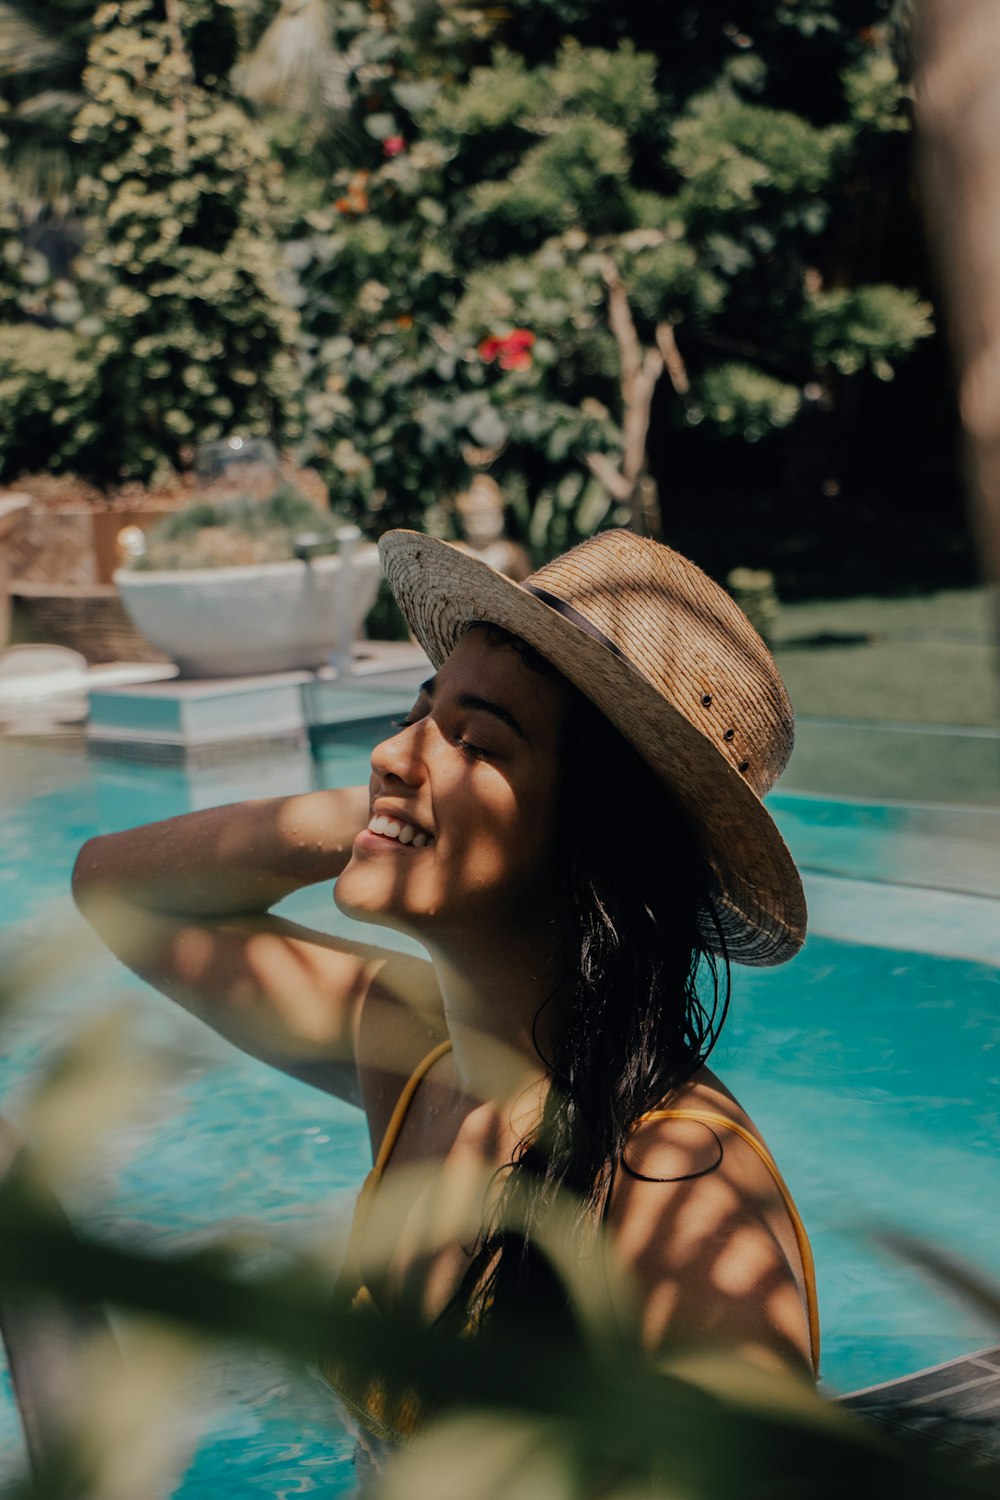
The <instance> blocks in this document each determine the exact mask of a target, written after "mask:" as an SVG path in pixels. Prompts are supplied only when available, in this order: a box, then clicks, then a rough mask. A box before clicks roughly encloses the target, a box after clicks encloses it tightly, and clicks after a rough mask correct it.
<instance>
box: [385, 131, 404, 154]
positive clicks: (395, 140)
mask: <svg viewBox="0 0 1000 1500" xmlns="http://www.w3.org/2000/svg"><path fill="white" fill-rule="evenodd" d="M405 150H406V141H405V140H404V139H403V137H402V136H401V135H387V136H386V138H385V140H384V141H383V142H382V154H383V156H400V155H401V154H402V153H403V152H404V151H405Z"/></svg>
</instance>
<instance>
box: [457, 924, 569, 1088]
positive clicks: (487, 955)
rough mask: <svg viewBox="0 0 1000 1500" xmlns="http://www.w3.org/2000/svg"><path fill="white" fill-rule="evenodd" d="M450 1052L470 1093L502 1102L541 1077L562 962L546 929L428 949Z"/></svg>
mask: <svg viewBox="0 0 1000 1500" xmlns="http://www.w3.org/2000/svg"><path fill="white" fill-rule="evenodd" d="M432 957H433V959H434V967H435V970H436V973H437V977H438V983H439V985H440V989H441V997H442V1000H443V1002H444V1011H445V1017H446V1020H447V1025H448V1034H449V1036H450V1037H451V1041H452V1047H453V1050H454V1057H455V1069H456V1087H457V1088H459V1089H460V1090H461V1091H462V1093H464V1094H466V1095H467V1096H468V1097H469V1098H470V1099H473V1100H475V1101H477V1102H481V1103H485V1102H488V1101H492V1102H494V1103H503V1102H509V1101H512V1100H514V1099H516V1098H518V1097H519V1096H520V1095H521V1094H523V1093H525V1092H526V1091H529V1092H533V1091H534V1088H535V1086H537V1085H540V1084H541V1083H542V1082H543V1081H545V1080H547V1079H548V1076H549V1068H548V1066H547V1060H548V1059H550V1058H551V1057H552V1053H553V1049H554V1046H555V1042H556V1039H557V1037H558V1033H559V1027H560V1024H561V1021H562V1015H563V1009H564V992H565V987H566V965H565V960H564V958H563V956H562V952H561V944H558V943H557V942H555V941H553V936H552V930H551V929H548V930H546V931H544V932H542V933H538V932H537V931H536V932H535V933H534V934H532V933H528V932H520V933H516V934H511V933H506V934H504V935H503V937H502V938H499V937H497V936H496V935H492V934H491V938H490V939H487V940H485V941H480V942H476V943H471V942H465V943H463V944H462V946H461V948H460V949H457V948H453V947H451V946H450V945H447V946H444V945H443V946H442V948H439V949H438V950H437V951H436V952H435V953H434V954H433V955H432Z"/></svg>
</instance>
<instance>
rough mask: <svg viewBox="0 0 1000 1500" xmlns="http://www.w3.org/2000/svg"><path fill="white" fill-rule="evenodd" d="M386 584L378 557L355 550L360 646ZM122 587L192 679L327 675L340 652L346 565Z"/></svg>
mask: <svg viewBox="0 0 1000 1500" xmlns="http://www.w3.org/2000/svg"><path fill="white" fill-rule="evenodd" d="M381 576H382V570H381V567H380V564H379V558H378V548H377V547H374V546H372V545H371V544H370V543H364V544H362V545H360V546H357V547H355V548H354V551H353V553H352V556H351V564H350V580H351V599H350V612H351V622H352V627H353V634H354V638H355V639H356V638H357V636H358V635H359V634H360V632H361V627H362V625H363V624H364V620H365V616H366V615H367V613H368V611H369V610H370V609H371V607H372V605H373V603H374V602H375V595H376V593H377V592H378V586H379V580H380V578H381ZM114 581H115V583H116V585H117V586H118V590H119V592H120V593H121V597H122V601H123V603H124V605H125V608H126V609H127V610H128V612H129V614H130V615H131V617H132V619H133V621H134V622H135V624H136V626H137V627H138V629H139V630H140V631H141V632H142V634H143V635H144V636H145V637H146V639H147V640H149V641H152V642H153V644H154V645H156V646H159V647H160V649H161V650H162V651H165V652H166V653H167V654H168V656H170V657H171V658H172V659H173V660H174V661H175V662H176V663H177V665H178V667H179V668H180V671H181V673H182V675H183V676H185V677H239V676H246V675H249V674H253V673H257V672H284V671H290V670H292V669H293V668H296V667H320V666H322V665H323V664H324V663H325V662H327V661H328V660H329V658H330V655H331V653H332V652H333V651H334V649H335V648H336V646H337V644H338V632H339V629H340V602H339V592H340V583H341V562H340V558H339V557H334V556H332V557H316V558H313V560H312V561H311V562H308V563H307V562H298V561H293V562H279V563H258V564H256V565H254V566H251V567H241V568H190V569H187V570H178V571H177V572H168V571H163V572H158V571H155V570H154V571H151V572H148V573H144V572H133V571H132V570H131V569H129V568H119V569H118V570H117V572H116V573H115V575H114Z"/></svg>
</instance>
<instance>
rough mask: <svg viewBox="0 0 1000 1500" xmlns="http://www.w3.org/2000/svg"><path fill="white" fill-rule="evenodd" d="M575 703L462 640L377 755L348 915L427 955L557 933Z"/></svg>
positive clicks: (345, 891) (559, 686) (345, 886)
mask: <svg viewBox="0 0 1000 1500" xmlns="http://www.w3.org/2000/svg"><path fill="white" fill-rule="evenodd" d="M571 692H572V690H571V689H570V687H569V685H568V684H567V683H565V682H564V681H563V680H562V679H561V678H557V677H549V676H547V675H542V674H541V673H539V672H537V671H533V670H532V669H531V668H530V667H528V666H526V665H525V663H524V662H523V661H522V659H521V657H520V655H519V654H518V652H517V651H516V650H515V649H514V648H513V647H512V646H510V645H507V644H505V643H502V642H500V641H497V640H495V639H491V637H490V634H489V632H488V631H487V630H485V629H474V630H471V631H470V632H469V633H468V634H467V635H466V636H464V637H463V638H462V640H461V641H460V642H459V644H458V645H457V646H456V648H455V650H454V651H453V652H452V654H451V656H449V658H448V660H447V661H446V662H445V664H444V666H443V667H442V668H441V670H440V671H439V672H438V674H437V676H436V677H435V678H433V679H432V680H431V681H430V682H428V683H425V684H424V686H423V687H422V689H421V691H420V695H419V697H418V698H417V701H416V703H415V704H414V706H413V708H412V709H411V711H410V713H409V714H408V716H407V718H406V721H405V723H404V725H403V726H402V728H401V729H400V731H399V733H398V734H396V735H394V736H393V737H392V738H391V739H388V740H384V741H383V742H382V744H380V745H378V746H377V747H376V749H375V750H374V752H373V754H372V775H371V782H370V792H371V814H372V820H371V822H370V824H369V829H368V830H367V831H365V832H363V833H361V834H359V835H358V837H357V839H356V840H355V842H354V850H353V854H352V857H351V861H350V863H349V864H348V866H347V868H346V869H345V870H344V872H343V874H342V875H341V876H340V878H339V880H338V881H337V885H336V890H335V899H336V902H337V905H338V906H339V907H340V908H341V910H342V911H344V912H346V913H347V914H348V915H350V916H352V917H356V918H360V919H361V920H363V921H364V920H368V921H375V922H381V923H383V924H385V925H387V926H392V927H397V928H399V929H400V930H402V931H405V932H410V933H412V934H413V935H414V936H416V937H420V938H423V939H424V940H425V941H428V942H429V943H431V944H432V945H433V943H434V940H435V938H444V937H445V935H446V934H449V933H460V934H463V935H464V936H465V937H466V938H468V937H472V936H473V935H474V933H475V931H476V929H477V928H479V929H482V930H483V931H484V933H485V932H486V931H489V933H490V934H491V936H492V937H494V938H495V937H496V936H498V935H500V934H502V932H503V930H504V928H511V927H515V926H516V927H517V929H518V930H519V931H523V929H524V926H525V924H526V923H527V924H532V925H535V926H539V925H541V924H543V923H546V922H548V921H550V920H551V918H552V915H553V913H554V890H555V880H554V872H555V849H554V837H553V829H554V818H555V798H556V778H557V774H558V750H559V738H560V729H561V725H562V722H563V718H564V716H565V714H566V712H567V711H568V705H569V701H570V695H571ZM579 816H580V817H586V816H587V809H586V808H580V809H579Z"/></svg>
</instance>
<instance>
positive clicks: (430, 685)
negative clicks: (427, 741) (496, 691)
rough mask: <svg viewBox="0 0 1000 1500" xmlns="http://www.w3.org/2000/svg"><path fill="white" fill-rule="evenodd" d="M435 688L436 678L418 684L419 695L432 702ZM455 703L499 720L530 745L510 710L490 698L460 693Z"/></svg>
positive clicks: (429, 678) (476, 694)
mask: <svg viewBox="0 0 1000 1500" xmlns="http://www.w3.org/2000/svg"><path fill="white" fill-rule="evenodd" d="M436 686H437V678H436V677H428V679H427V681H426V682H422V683H421V684H420V691H421V693H424V694H426V696H427V697H428V698H430V699H432V700H433V698H434V689H435V687H436ZM456 702H457V703H458V706H459V708H471V709H478V710H479V712H480V713H484V714H492V715H493V717H494V718H495V719H499V720H500V723H501V724H506V726H507V728H508V729H512V730H513V731H514V733H515V734H516V735H517V736H518V738H519V739H522V740H523V741H524V743H525V744H526V745H530V744H531V741H530V740H529V738H528V736H527V735H526V734H525V732H524V730H523V729H522V728H521V725H520V724H519V723H518V721H517V719H516V718H515V717H514V715H513V714H512V713H511V711H510V709H509V708H504V706H503V704H502V703H494V702H493V700H492V699H491V698H481V697H480V696H479V694H478V693H460V694H459V696H458V698H457V699H456Z"/></svg>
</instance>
